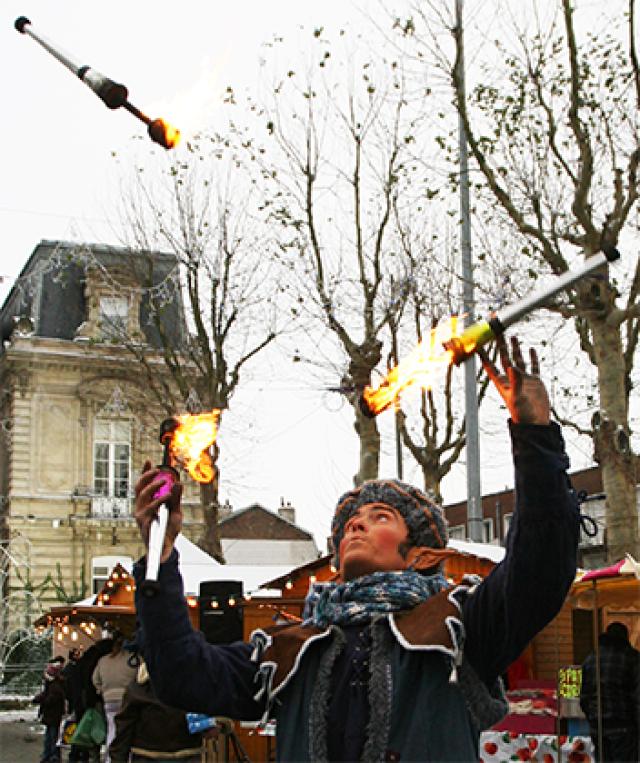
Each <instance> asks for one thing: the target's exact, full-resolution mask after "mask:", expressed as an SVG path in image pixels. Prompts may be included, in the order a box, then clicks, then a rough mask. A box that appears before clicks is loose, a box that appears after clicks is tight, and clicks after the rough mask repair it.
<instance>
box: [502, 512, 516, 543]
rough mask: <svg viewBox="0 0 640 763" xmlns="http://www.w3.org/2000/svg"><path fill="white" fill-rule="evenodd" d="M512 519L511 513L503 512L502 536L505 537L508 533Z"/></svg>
mask: <svg viewBox="0 0 640 763" xmlns="http://www.w3.org/2000/svg"><path fill="white" fill-rule="evenodd" d="M512 519H513V514H505V515H504V517H502V533H503V535H502V537H503V538H505V540H506V537H507V534H508V533H509V528H510V527H511V520H512Z"/></svg>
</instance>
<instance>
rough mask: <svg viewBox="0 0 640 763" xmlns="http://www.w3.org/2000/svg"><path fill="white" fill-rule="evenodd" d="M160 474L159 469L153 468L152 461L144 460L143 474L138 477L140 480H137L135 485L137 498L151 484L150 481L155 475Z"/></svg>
mask: <svg viewBox="0 0 640 763" xmlns="http://www.w3.org/2000/svg"><path fill="white" fill-rule="evenodd" d="M158 474H159V469H154V468H152V467H151V461H145V462H144V464H143V466H142V474H141V475H140V477H139V478H138V481H137V482H136V486H135V493H136V498H137V497H138V496H139V495H140V493H141V492H142V491H143V490H144V489H145V488H146V487H147V486H148V485H149V483H150V482H152V481H153V480H154V479H155V477H156V476H157V475H158Z"/></svg>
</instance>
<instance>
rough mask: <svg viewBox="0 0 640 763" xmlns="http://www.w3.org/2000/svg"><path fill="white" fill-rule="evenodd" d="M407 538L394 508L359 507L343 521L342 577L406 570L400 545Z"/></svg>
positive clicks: (375, 505)
mask: <svg viewBox="0 0 640 763" xmlns="http://www.w3.org/2000/svg"><path fill="white" fill-rule="evenodd" d="M408 537H409V531H408V530H407V525H406V524H405V521H404V519H403V518H402V516H401V515H400V513H399V512H398V511H396V510H395V509H392V508H391V507H390V506H387V505H386V504H383V503H368V504H365V505H364V506H360V507H359V508H358V510H357V511H356V513H355V514H354V515H353V516H352V517H351V518H350V519H349V521H348V522H347V523H346V525H345V528H344V537H343V538H342V540H341V542H340V549H339V554H340V575H341V577H342V579H343V580H353V579H354V578H358V577H361V576H362V575H369V574H371V573H372V572H388V571H393V570H404V569H406V568H407V561H406V559H405V557H404V556H403V555H402V554H401V553H400V547H401V545H402V544H404V543H406V542H407V540H408Z"/></svg>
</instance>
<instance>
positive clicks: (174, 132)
mask: <svg viewBox="0 0 640 763" xmlns="http://www.w3.org/2000/svg"><path fill="white" fill-rule="evenodd" d="M145 119H146V118H145ZM147 124H148V126H149V137H150V138H151V140H153V141H155V142H156V143H158V144H160V145H161V146H162V147H163V148H167V149H169V148H175V147H176V146H177V145H178V143H179V141H180V130H178V128H177V127H174V126H173V125H170V124H169V123H168V122H165V121H164V119H154V120H153V121H151V120H149V121H148V122H147Z"/></svg>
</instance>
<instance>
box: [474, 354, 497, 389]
mask: <svg viewBox="0 0 640 763" xmlns="http://www.w3.org/2000/svg"><path fill="white" fill-rule="evenodd" d="M476 353H477V355H478V357H479V358H480V360H481V361H482V367H483V368H484V370H485V372H486V374H487V376H488V377H489V379H491V381H492V382H493V383H494V384H498V383H499V380H500V371H498V369H497V368H496V365H495V363H494V362H493V361H492V360H491V358H490V357H489V356H488V355H487V353H486V352H485V350H484V349H483V348H482V347H478V349H477V350H476Z"/></svg>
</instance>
